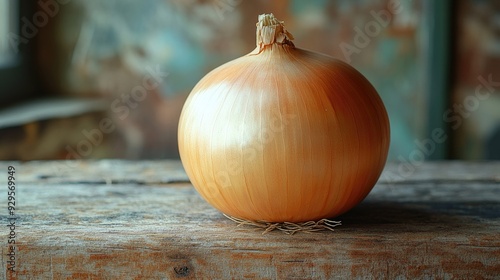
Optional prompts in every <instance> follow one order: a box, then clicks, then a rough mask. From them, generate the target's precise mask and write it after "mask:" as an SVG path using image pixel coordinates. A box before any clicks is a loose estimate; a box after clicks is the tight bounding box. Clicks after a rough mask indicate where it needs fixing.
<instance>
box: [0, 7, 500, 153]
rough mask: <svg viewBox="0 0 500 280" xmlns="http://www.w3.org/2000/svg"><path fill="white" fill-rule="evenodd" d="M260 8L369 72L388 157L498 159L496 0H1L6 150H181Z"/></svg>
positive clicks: (249, 35) (499, 28)
mask: <svg viewBox="0 0 500 280" xmlns="http://www.w3.org/2000/svg"><path fill="white" fill-rule="evenodd" d="M261 13H274V14H275V16H276V17H278V18H279V19H281V20H284V21H285V24H286V26H287V29H288V30H289V31H290V32H291V33H292V34H293V35H294V37H295V40H294V42H295V45H296V46H298V47H300V48H305V49H309V50H313V51H317V52H322V53H325V54H328V55H331V56H334V57H336V58H338V59H341V60H344V61H347V62H349V63H350V64H352V65H353V66H354V67H356V68H357V69H358V70H359V71H360V72H362V73H363V74H364V75H365V76H366V77H367V78H368V79H369V80H370V81H371V82H372V83H373V85H374V86H375V88H376V89H377V90H378V92H379V94H380V95H381V97H382V99H383V101H384V103H385V105H386V107H387V110H388V113H389V116H390V122H391V130H392V135H391V149H390V155H389V156H390V160H395V161H414V162H416V161H421V160H423V159H424V158H425V159H428V160H441V159H465V160H485V159H500V2H499V1H493V0H489V1H487V0H456V1H453V2H452V1H433V0H378V1H373V0H356V1H352V0H338V1H327V0H315V1H302V0H283V1H264V0H255V1H243V0H146V1H134V0H39V1H14V0H0V159H1V160H35V159H75V158H76V159H78V158H128V159H157V158H178V151H177V123H178V119H179V115H180V111H181V108H182V105H183V103H184V100H185V99H186V97H187V95H188V94H189V92H190V90H191V89H192V88H193V87H194V85H195V84H196V82H197V81H198V80H199V79H201V78H202V77H203V76H204V75H205V74H206V73H208V72H209V71H210V70H212V69H213V68H215V67H217V66H219V65H221V64H223V63H225V62H227V61H229V60H232V59H234V58H237V57H239V56H242V55H244V54H247V53H249V52H250V51H252V50H253V48H254V47H255V23H256V22H257V16H258V15H259V14H261Z"/></svg>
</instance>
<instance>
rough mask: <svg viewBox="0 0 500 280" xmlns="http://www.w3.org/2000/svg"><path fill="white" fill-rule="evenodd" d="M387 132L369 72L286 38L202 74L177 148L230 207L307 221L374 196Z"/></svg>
mask: <svg viewBox="0 0 500 280" xmlns="http://www.w3.org/2000/svg"><path fill="white" fill-rule="evenodd" d="M266 16H268V15H266ZM271 16H272V15H271ZM273 18H274V17H273ZM259 19H260V21H259V23H261V22H262V20H261V18H259ZM280 27H282V25H280ZM278 28H279V27H278ZM278 31H280V30H278ZM283 31H284V32H285V33H284V34H286V35H289V33H287V32H286V31H285V30H284V28H283ZM276 33H278V32H276ZM258 34H259V33H258ZM286 35H285V37H286V38H290V37H291V35H289V36H286ZM275 36H276V34H275ZM281 38H282V37H281ZM260 42H262V40H261V41H260ZM258 43H259V40H258ZM389 134H390V132H389V121H388V117H387V113H386V110H385V108H384V105H383V103H382V101H381V99H380V97H379V96H378V94H377V92H376V90H375V89H374V88H373V86H372V85H371V84H370V83H369V82H368V80H367V79H366V78H365V77H363V75H362V74H360V73H359V72H358V71H357V70H355V69H354V68H353V67H351V66H350V65H348V64H346V63H344V62H342V61H340V60H337V59H334V58H332V57H329V56H325V55H321V54H317V53H313V52H310V51H306V50H302V49H299V48H295V47H294V46H293V44H291V41H290V40H287V39H286V40H284V41H283V43H277V42H273V43H272V44H261V45H259V44H258V47H257V48H256V49H255V50H254V51H253V52H252V53H250V54H248V55H246V56H243V57H240V58H238V59H235V60H233V61H230V62H228V63H226V64H224V65H222V66H220V67H218V68H216V69H214V70H213V71H211V72H210V73H208V74H207V75H206V76H205V77H204V78H203V79H202V80H200V82H199V83H198V84H197V85H196V86H195V88H194V89H193V90H192V92H191V94H190V95H189V97H188V99H187V101H186V103H185V105H184V108H183V110H182V114H181V118H180V123H179V151H180V155H181V160H182V163H183V165H184V168H185V170H186V172H187V174H188V176H189V178H190V180H191V182H192V184H193V185H194V187H195V188H196V190H197V191H198V192H199V193H200V195H201V196H202V197H203V198H204V199H205V200H206V201H208V202H209V203H210V204H211V205H213V206H214V207H215V208H217V209H219V210H220V211H222V212H223V213H225V214H227V215H230V216H234V217H238V218H241V219H247V220H252V221H267V222H304V221H310V220H319V219H322V218H332V217H335V216H338V215H340V214H342V213H344V212H346V211H348V210H349V209H351V208H352V207H354V206H355V205H357V204H358V203H359V202H361V201H362V200H363V199H364V198H365V197H366V196H367V195H368V193H369V192H370V190H371V189H372V188H373V186H374V185H375V183H376V182H377V180H378V177H379V176H380V174H381V172H382V169H383V167H384V165H385V162H386V159H387V153H388V148H389V139H390V135H389Z"/></svg>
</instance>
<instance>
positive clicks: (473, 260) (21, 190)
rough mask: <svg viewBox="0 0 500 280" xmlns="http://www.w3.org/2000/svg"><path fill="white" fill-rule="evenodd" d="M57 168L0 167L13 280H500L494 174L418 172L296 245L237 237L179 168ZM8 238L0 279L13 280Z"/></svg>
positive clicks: (498, 192) (300, 237)
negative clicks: (14, 187) (11, 267)
mask: <svg viewBox="0 0 500 280" xmlns="http://www.w3.org/2000/svg"><path fill="white" fill-rule="evenodd" d="M63 163H64V162H25V163H20V162H0V170H4V171H5V172H3V173H4V174H5V175H4V176H3V178H5V179H1V180H2V182H4V184H3V185H5V182H6V180H7V175H6V173H7V166H8V165H14V166H15V167H16V168H17V173H16V179H17V184H18V193H17V196H16V201H17V202H18V208H16V210H17V212H16V213H17V214H18V217H19V218H18V219H17V229H16V231H17V232H16V233H17V237H16V242H17V243H16V245H17V249H18V251H17V252H16V256H17V262H18V265H19V266H18V267H17V269H18V270H17V274H16V275H13V276H17V279H176V278H184V279H222V278H224V279H242V278H258V279H336V278H338V279H346V278H366V279H383V278H385V279H394V278H401V279H404V278H406V279H429V278H436V279H451V278H458V279H472V278H475V279H481V278H484V279H495V278H497V277H498V275H500V238H499V232H500V203H499V202H500V177H499V174H500V172H499V171H500V163H499V162H491V163H463V162H440V163H425V164H423V165H422V166H420V167H419V168H416V169H415V171H414V172H413V173H412V174H411V175H408V174H404V175H405V176H402V175H401V174H400V175H401V176H400V177H398V179H394V178H395V177H394V176H392V177H391V178H392V179H390V180H389V179H384V177H383V178H382V179H381V180H380V182H379V184H378V185H377V186H376V187H375V188H374V189H373V191H372V192H371V193H370V195H369V196H368V198H367V199H366V200H365V201H364V202H363V203H361V204H360V205H359V206H357V207H356V208H355V209H353V210H352V211H350V212H349V213H347V214H345V215H343V216H341V217H338V220H341V221H342V224H343V225H342V226H340V227H337V228H336V230H335V231H334V232H320V233H314V234H306V233H299V234H296V235H293V236H288V235H284V234H282V233H279V232H271V233H268V234H266V235H262V234H261V231H260V230H256V229H253V228H250V227H236V226H235V224H234V223H232V222H231V221H229V220H227V219H226V218H224V217H223V216H222V215H221V214H220V213H219V212H217V211H216V210H214V209H213V208H211V207H210V206H209V205H208V204H207V203H205V202H204V201H203V200H202V199H201V198H200V197H199V196H198V194H197V193H196V192H195V191H194V189H193V188H192V186H191V185H190V184H189V183H188V182H187V178H186V175H185V173H184V172H183V169H182V166H181V165H180V163H179V162H177V161H138V162H136V161H119V160H103V161H79V162H72V163H71V164H72V165H71V166H69V165H65V164H63ZM397 169H398V164H388V166H387V168H386V172H393V171H394V170H396V171H394V172H397ZM395 174H396V173H395ZM407 175H408V176H407ZM5 191H6V187H5ZM2 192H3V191H2ZM3 193H4V194H3V195H2V198H3V199H2V201H3V203H2V204H4V205H5V206H1V207H3V208H4V209H5V210H2V211H1V212H0V213H2V215H1V216H0V217H1V222H2V225H7V224H8V223H7V215H6V212H7V211H6V206H7V205H6V199H5V197H6V194H5V192H3ZM5 228H6V227H4V229H3V230H2V232H4V233H5V234H2V235H3V236H4V237H3V238H2V239H1V242H2V270H3V272H2V274H0V278H2V277H3V279H8V278H7V277H9V274H7V273H4V272H5V271H6V253H7V248H8V244H7V237H6V235H7V232H6V229H5Z"/></svg>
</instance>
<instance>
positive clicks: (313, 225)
mask: <svg viewBox="0 0 500 280" xmlns="http://www.w3.org/2000/svg"><path fill="white" fill-rule="evenodd" d="M224 216H226V218H228V219H230V220H231V221H233V222H235V223H237V224H238V225H237V226H238V227H239V226H242V225H250V226H254V227H257V228H261V229H263V230H264V231H263V232H262V234H266V233H268V232H270V231H273V230H275V229H276V230H279V231H281V232H284V233H285V234H290V235H292V234H295V233H297V232H306V233H311V232H316V231H322V230H331V231H334V229H333V228H334V227H337V226H340V225H341V223H340V222H339V221H332V220H328V219H321V220H319V221H317V222H315V221H309V222H304V223H289V222H283V223H270V222H263V221H249V220H245V219H240V218H235V217H231V216H228V215H226V214H224Z"/></svg>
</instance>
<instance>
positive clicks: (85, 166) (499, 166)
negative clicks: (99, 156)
mask: <svg viewBox="0 0 500 280" xmlns="http://www.w3.org/2000/svg"><path fill="white" fill-rule="evenodd" d="M7 165H15V166H18V167H19V168H20V170H19V171H20V172H22V174H23V175H22V176H21V177H20V178H19V180H21V181H22V182H36V183H46V184H60V183H108V184H109V183H138V184H153V183H155V184H168V183H175V182H189V179H188V177H187V175H186V173H185V172H184V169H183V167H182V164H181V163H180V161H176V160H152V161H140V163H138V162H136V161H127V160H85V161H78V160H67V161H30V162H24V163H22V164H21V163H20V162H8V161H4V162H0V168H4V166H7ZM429 180H432V181H467V182H469V181H491V182H500V161H495V162H488V163H487V164H486V163H484V162H483V163H482V162H461V161H441V162H439V161H432V162H426V163H425V164H423V163H422V162H415V163H411V162H401V163H396V162H389V163H387V165H386V168H385V170H384V172H383V174H382V176H381V177H380V180H379V184H399V183H411V182H417V183H418V182H423V181H429Z"/></svg>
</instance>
